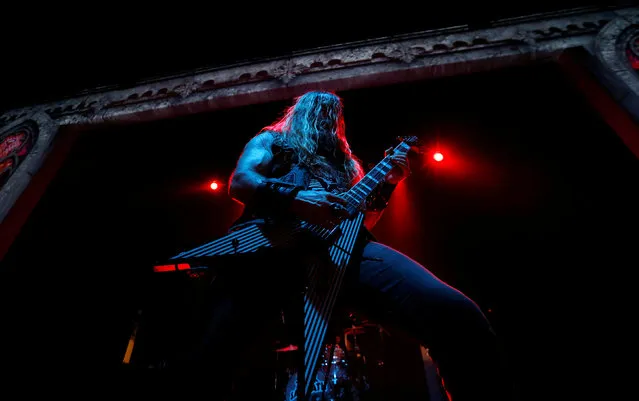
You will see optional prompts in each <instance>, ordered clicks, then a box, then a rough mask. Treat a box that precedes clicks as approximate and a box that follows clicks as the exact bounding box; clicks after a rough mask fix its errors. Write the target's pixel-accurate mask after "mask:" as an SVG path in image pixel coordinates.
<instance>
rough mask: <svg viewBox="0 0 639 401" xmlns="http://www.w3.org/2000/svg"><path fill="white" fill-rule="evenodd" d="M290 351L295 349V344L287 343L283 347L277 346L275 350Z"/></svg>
mask: <svg viewBox="0 0 639 401" xmlns="http://www.w3.org/2000/svg"><path fill="white" fill-rule="evenodd" d="M290 351H297V345H293V344H291V345H288V346H286V347H284V348H278V349H276V350H275V352H290Z"/></svg>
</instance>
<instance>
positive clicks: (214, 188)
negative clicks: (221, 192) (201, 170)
mask: <svg viewBox="0 0 639 401" xmlns="http://www.w3.org/2000/svg"><path fill="white" fill-rule="evenodd" d="M219 187H220V186H219V184H218V183H217V182H215V181H213V182H212V183H211V189H212V190H214V191H216V190H217V189H218V188H219Z"/></svg>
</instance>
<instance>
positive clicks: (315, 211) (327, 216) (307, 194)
mask: <svg viewBox="0 0 639 401" xmlns="http://www.w3.org/2000/svg"><path fill="white" fill-rule="evenodd" d="M346 206H347V202H346V200H344V199H343V198H340V197H339V196H337V195H334V194H332V193H330V192H325V191H316V190H313V191H299V192H298V193H297V195H296V196H295V198H294V199H293V202H292V204H291V211H292V212H293V213H294V214H295V215H296V216H297V217H299V218H300V219H302V220H304V221H306V222H308V223H311V224H316V225H320V226H322V227H326V228H329V229H331V228H333V227H334V226H336V225H337V224H339V222H340V218H344V217H347V216H348V212H347V211H346V208H345V207H346Z"/></svg>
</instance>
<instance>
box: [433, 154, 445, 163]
mask: <svg viewBox="0 0 639 401" xmlns="http://www.w3.org/2000/svg"><path fill="white" fill-rule="evenodd" d="M433 159H435V161H436V162H440V161H442V160H444V155H442V154H441V153H439V152H437V153H435V154H434V155H433Z"/></svg>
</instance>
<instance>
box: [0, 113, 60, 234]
mask: <svg viewBox="0 0 639 401" xmlns="http://www.w3.org/2000/svg"><path fill="white" fill-rule="evenodd" d="M25 124H29V125H31V127H32V130H33V131H34V132H33V134H34V136H35V138H36V140H35V143H34V144H33V146H32V147H31V149H30V151H29V154H28V155H27V156H26V158H24V160H22V162H21V163H20V164H19V165H18V166H17V168H16V169H15V171H13V173H12V174H11V176H10V177H9V179H8V180H7V181H6V182H5V183H4V185H3V186H2V187H1V188H0V222H2V221H3V220H4V218H5V216H6V215H7V213H8V212H9V210H10V209H11V207H12V206H13V204H14V203H15V202H16V201H17V200H18V198H19V197H20V195H21V194H22V192H23V191H24V190H25V188H26V187H27V186H28V185H29V182H31V177H33V175H34V174H35V173H36V172H37V171H38V170H39V169H40V166H41V165H42V163H43V162H44V160H45V158H46V156H47V154H48V151H49V149H50V147H51V143H52V141H53V138H54V137H55V135H56V133H57V132H58V125H57V124H56V122H55V121H54V120H52V119H51V118H50V117H49V116H48V115H47V114H46V113H42V112H39V113H34V114H32V115H25V116H24V117H23V118H21V119H20V120H18V121H15V122H13V123H12V124H10V125H8V126H6V127H4V128H3V129H2V130H1V131H0V137H2V136H3V135H4V134H5V133H8V132H13V131H16V130H18V129H19V128H20V127H22V126H24V125H25Z"/></svg>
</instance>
